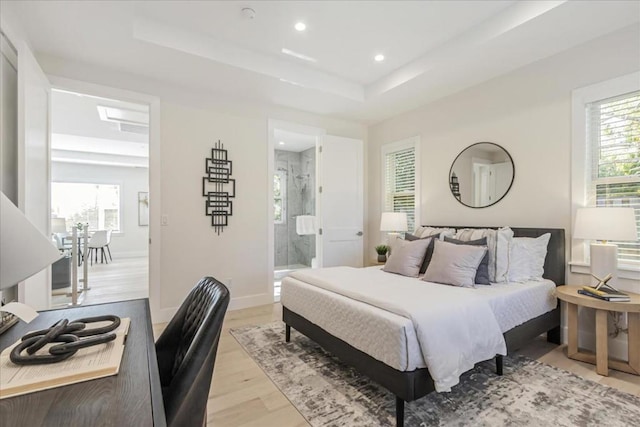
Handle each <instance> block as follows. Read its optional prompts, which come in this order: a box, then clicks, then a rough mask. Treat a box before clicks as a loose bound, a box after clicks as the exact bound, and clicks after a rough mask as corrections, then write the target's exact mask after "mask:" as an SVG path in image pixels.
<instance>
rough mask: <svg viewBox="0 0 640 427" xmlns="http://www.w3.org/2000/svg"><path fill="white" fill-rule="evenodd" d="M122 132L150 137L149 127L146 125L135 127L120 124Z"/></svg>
mask: <svg viewBox="0 0 640 427" xmlns="http://www.w3.org/2000/svg"><path fill="white" fill-rule="evenodd" d="M119 125H120V132H129V133H137V134H139V135H149V127H148V126H146V125H133V124H131V123H122V122H121V123H119Z"/></svg>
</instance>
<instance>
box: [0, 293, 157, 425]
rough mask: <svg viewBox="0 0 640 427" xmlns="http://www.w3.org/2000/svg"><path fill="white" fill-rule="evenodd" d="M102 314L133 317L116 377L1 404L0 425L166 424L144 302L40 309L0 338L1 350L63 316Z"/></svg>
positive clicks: (150, 331)
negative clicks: (35, 315) (34, 316)
mask: <svg viewBox="0 0 640 427" xmlns="http://www.w3.org/2000/svg"><path fill="white" fill-rule="evenodd" d="M101 314H115V315H117V316H120V317H129V318H130V319H131V326H130V328H129V335H128V337H127V341H126V346H125V350H124V355H123V357H122V364H121V365H120V372H119V373H118V375H115V376H111V377H107V378H101V379H97V380H92V381H86V382H82V383H78V384H73V385H69V386H63V387H57V388H53V389H51V390H45V391H41V392H36V393H30V394H26V395H23V396H16V397H13V398H8V399H3V400H0V425H2V426H12V427H20V426H29V427H31V426H45V425H47V426H53V425H56V426H92V427H96V426H136V427H137V426H140V427H142V426H157V427H165V426H166V420H165V415H164V405H163V403H162V390H161V388H160V377H159V374H158V364H157V360H156V350H155V345H154V340H153V329H152V327H151V316H150V312H149V301H148V300H147V299H139V300H132V301H123V302H118V303H110V304H99V305H92V306H86V307H74V308H69V309H63V310H50V311H43V312H41V313H40V316H38V317H37V318H36V319H35V320H34V321H32V322H31V323H30V324H26V323H24V322H20V323H19V324H18V325H15V326H14V327H13V328H11V329H9V330H8V331H7V332H5V333H4V334H3V335H2V336H0V351H2V350H4V349H5V348H6V347H8V346H9V345H11V344H13V343H14V342H15V341H16V340H18V339H19V338H20V337H21V336H22V335H24V334H25V333H26V332H28V331H31V330H35V329H41V328H48V327H49V326H51V325H52V324H53V323H54V322H56V321H57V320H59V319H61V318H67V319H69V320H73V319H79V318H82V317H89V316H97V315H101Z"/></svg>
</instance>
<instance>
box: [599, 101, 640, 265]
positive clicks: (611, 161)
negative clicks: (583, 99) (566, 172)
mask: <svg viewBox="0 0 640 427" xmlns="http://www.w3.org/2000/svg"><path fill="white" fill-rule="evenodd" d="M587 144H588V151H587V152H588V153H589V161H588V175H587V176H588V177H589V180H590V185H588V186H587V191H588V195H587V196H588V198H587V199H588V204H589V205H590V206H596V207H597V206H612V207H615V206H620V207H632V208H634V209H635V213H636V227H637V229H638V231H640V91H639V92H633V93H628V94H625V95H621V96H616V97H613V98H608V99H603V100H600V101H597V102H592V103H589V104H587ZM614 243H616V244H617V245H618V261H620V262H621V263H626V264H640V243H639V242H638V241H635V242H614Z"/></svg>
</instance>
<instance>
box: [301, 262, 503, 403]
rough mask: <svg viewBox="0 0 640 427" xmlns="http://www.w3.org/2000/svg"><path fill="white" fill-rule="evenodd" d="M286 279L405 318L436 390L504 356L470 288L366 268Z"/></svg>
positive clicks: (487, 313)
mask: <svg viewBox="0 0 640 427" xmlns="http://www.w3.org/2000/svg"><path fill="white" fill-rule="evenodd" d="M389 274H391V273H389ZM291 277H294V278H296V279H298V280H301V281H303V282H306V283H309V284H311V285H314V286H317V287H320V288H323V289H326V290H329V291H332V292H335V293H338V294H340V295H344V296H346V297H349V298H352V299H355V300H358V301H362V302H364V303H367V304H370V305H373V306H375V307H378V308H381V309H383V310H387V311H390V312H392V313H395V314H398V315H400V316H404V317H407V318H408V319H411V321H412V322H413V325H414V327H415V329H416V335H417V337H418V341H419V343H420V349H421V350H422V355H423V357H424V360H425V363H426V364H427V367H428V368H429V373H430V374H431V377H432V378H433V381H434V383H435V388H436V391H439V392H442V391H450V390H451V387H453V386H454V385H456V384H458V382H459V381H460V375H461V374H462V373H464V372H466V371H468V370H469V369H471V368H473V366H474V365H475V364H476V363H478V362H481V361H483V360H488V359H491V358H492V357H494V356H495V355H496V354H501V355H506V354H507V347H506V344H505V342H504V337H503V336H502V332H501V331H500V327H499V326H498V322H497V321H496V318H495V316H494V314H493V312H492V311H491V307H490V306H489V304H488V303H487V302H486V301H485V300H483V299H482V298H480V297H478V296H477V295H474V292H473V291H474V290H473V289H465V288H458V287H454V286H447V285H438V284H435V283H429V282H423V281H421V280H418V279H415V280H412V281H402V282H400V281H390V280H385V279H387V277H386V275H384V274H380V272H379V271H377V269H368V268H352V267H331V268H322V269H310V270H299V271H296V272H293V273H291ZM390 282H393V284H390ZM329 315H330V313H329Z"/></svg>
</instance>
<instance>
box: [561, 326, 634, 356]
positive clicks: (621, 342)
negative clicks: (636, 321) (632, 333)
mask: <svg viewBox="0 0 640 427" xmlns="http://www.w3.org/2000/svg"><path fill="white" fill-rule="evenodd" d="M568 336H569V335H568V332H567V327H566V326H563V327H562V337H563V339H562V341H563V343H564V344H567V337H568ZM627 339H628V335H627V334H625V333H622V332H621V333H620V335H618V336H617V337H616V338H609V357H610V358H614V359H619V360H625V361H626V360H628V359H629V354H628V351H629V345H628V344H629V343H628V341H627ZM578 347H579V348H582V349H585V350H589V351H592V352H594V353H595V349H596V334H595V332H591V331H584V330H580V331H578Z"/></svg>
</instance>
